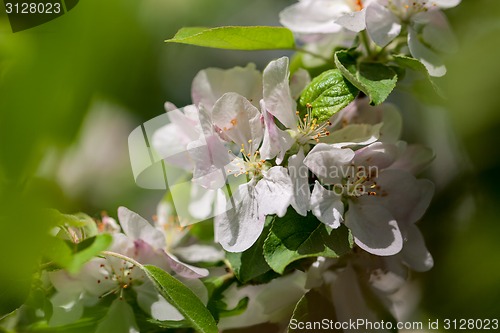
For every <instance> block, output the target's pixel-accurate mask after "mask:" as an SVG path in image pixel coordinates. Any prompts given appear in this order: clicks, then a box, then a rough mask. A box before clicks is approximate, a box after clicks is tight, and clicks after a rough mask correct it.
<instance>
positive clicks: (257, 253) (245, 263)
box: [226, 216, 275, 283]
mask: <svg viewBox="0 0 500 333" xmlns="http://www.w3.org/2000/svg"><path fill="white" fill-rule="evenodd" d="M274 218H275V216H268V217H267V218H266V226H265V227H264V230H263V232H262V234H261V235H260V237H259V238H258V239H257V241H256V242H255V244H253V245H252V247H250V248H249V249H248V250H246V251H244V252H238V253H233V252H227V253H226V259H227V260H228V261H229V263H230V264H231V268H232V270H233V272H234V275H235V276H236V278H237V279H238V280H239V281H240V282H241V283H247V282H248V281H250V280H252V279H254V278H256V277H258V276H260V275H262V274H265V273H267V272H269V271H270V270H271V267H269V265H268V264H267V262H266V259H265V258H264V252H263V246H264V241H265V240H266V237H267V235H268V233H269V230H270V229H271V223H272V221H273V220H274Z"/></svg>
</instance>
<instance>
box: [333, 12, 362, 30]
mask: <svg viewBox="0 0 500 333" xmlns="http://www.w3.org/2000/svg"><path fill="white" fill-rule="evenodd" d="M365 13H366V8H363V9H362V10H359V11H354V12H350V13H346V14H344V15H342V16H340V17H339V18H337V19H336V20H334V22H335V23H337V24H339V25H341V26H343V27H344V28H346V29H347V30H350V31H354V32H360V31H362V30H365V28H366V23H365Z"/></svg>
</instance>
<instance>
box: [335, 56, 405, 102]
mask: <svg viewBox="0 0 500 333" xmlns="http://www.w3.org/2000/svg"><path fill="white" fill-rule="evenodd" d="M334 58H335V65H336V66H337V68H338V69H339V70H340V71H341V72H342V74H343V75H344V76H345V77H346V79H347V80H349V81H350V82H351V83H352V84H353V85H355V86H356V87H357V88H358V89H359V90H361V91H362V92H364V93H365V94H366V96H368V97H369V98H370V103H371V104H372V105H379V104H381V103H383V102H384V101H385V100H386V99H387V97H389V94H390V93H391V92H392V90H394V88H395V87H396V83H397V82H398V75H397V74H396V72H395V71H394V70H392V69H391V68H390V67H389V66H386V65H384V64H382V63H378V62H358V61H357V59H356V58H355V57H353V56H352V55H351V54H350V53H348V52H346V51H338V52H336V53H335V57H334Z"/></svg>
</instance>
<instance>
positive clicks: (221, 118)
mask: <svg viewBox="0 0 500 333" xmlns="http://www.w3.org/2000/svg"><path fill="white" fill-rule="evenodd" d="M212 120H213V122H214V124H215V125H216V126H217V127H218V128H220V129H221V131H222V133H223V134H224V135H225V136H227V137H228V138H230V139H231V140H232V141H234V142H235V143H236V144H237V145H238V146H241V145H243V146H244V147H245V152H246V153H250V154H252V155H253V153H254V152H255V151H256V150H257V149H258V147H259V146H260V143H261V142H262V138H263V136H264V130H263V121H261V114H260V112H259V110H258V109H257V108H256V107H255V106H253V105H252V104H251V103H250V102H249V101H248V100H247V99H246V98H245V97H243V96H241V95H238V94H236V93H226V94H224V95H223V96H222V97H221V98H220V99H219V100H218V101H217V103H215V105H214V108H213V111H212Z"/></svg>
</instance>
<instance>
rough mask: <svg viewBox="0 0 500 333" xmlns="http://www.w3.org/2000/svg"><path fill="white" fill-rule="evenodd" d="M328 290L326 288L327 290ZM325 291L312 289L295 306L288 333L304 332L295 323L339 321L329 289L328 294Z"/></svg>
mask: <svg viewBox="0 0 500 333" xmlns="http://www.w3.org/2000/svg"><path fill="white" fill-rule="evenodd" d="M325 289H326V288H325ZM322 291H323V290H316V289H311V290H309V291H308V292H307V293H306V294H304V296H302V298H301V299H300V300H299V302H298V303H297V304H296V305H295V309H294V310H293V315H292V318H291V319H292V320H294V321H292V320H290V325H289V326H288V330H287V333H298V332H304V330H301V329H299V328H297V327H294V325H293V324H292V323H293V322H301V323H307V322H321V321H322V320H331V321H333V322H336V321H337V317H336V315H335V308H334V306H333V303H332V301H331V300H329V299H328V298H327V297H328V296H327V295H330V294H331V293H329V292H328V291H329V290H328V289H327V292H324V291H323V292H322ZM329 332H339V333H340V332H342V330H329Z"/></svg>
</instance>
